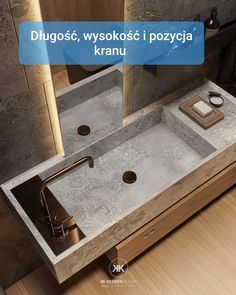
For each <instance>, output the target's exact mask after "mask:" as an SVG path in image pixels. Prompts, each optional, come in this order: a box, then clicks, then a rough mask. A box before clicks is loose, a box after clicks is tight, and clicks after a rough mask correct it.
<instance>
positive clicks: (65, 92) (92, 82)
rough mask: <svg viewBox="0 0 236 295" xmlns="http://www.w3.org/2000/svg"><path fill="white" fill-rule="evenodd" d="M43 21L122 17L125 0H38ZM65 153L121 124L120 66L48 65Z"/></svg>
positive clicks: (121, 19) (117, 19)
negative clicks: (49, 66)
mask: <svg viewBox="0 0 236 295" xmlns="http://www.w3.org/2000/svg"><path fill="white" fill-rule="evenodd" d="M40 5H41V13H42V19H43V20H44V21H123V20H124V0H96V1H94V0H70V1H68V0H57V1H47V0H40ZM51 72H52V76H53V84H54V90H55V93H56V98H57V99H56V100H57V107H58V113H59V119H60V126H61V134H62V140H63V143H64V150H65V154H66V155H70V154H73V153H75V152H76V151H78V150H81V149H83V148H85V147H87V146H88V145H90V144H92V143H94V142H95V141H97V140H99V139H101V138H102V137H105V136H107V135H109V134H110V133H112V132H113V131H114V130H116V129H117V128H119V127H121V126H122V119H123V114H122V113H123V111H122V100H123V67H122V66H109V65H103V66H96V65H95V66H86V65H83V66H82V65H73V66H71V65H70V66H69V65H66V66H61V65H58V66H51Z"/></svg>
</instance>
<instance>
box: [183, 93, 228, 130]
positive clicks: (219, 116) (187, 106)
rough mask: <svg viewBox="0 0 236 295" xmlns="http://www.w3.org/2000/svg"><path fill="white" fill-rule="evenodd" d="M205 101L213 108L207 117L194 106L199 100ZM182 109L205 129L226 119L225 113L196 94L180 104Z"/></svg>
mask: <svg viewBox="0 0 236 295" xmlns="http://www.w3.org/2000/svg"><path fill="white" fill-rule="evenodd" d="M200 101H202V102H204V103H205V104H207V105H208V106H209V107H210V108H212V112H210V113H209V114H208V115H207V116H206V117H203V116H201V115H200V114H199V113H198V112H196V111H195V110H194V108H193V105H195V104H196V103H198V102H200ZM179 109H180V111H182V112H183V113H184V114H185V115H187V116H188V117H189V118H191V119H192V120H193V121H194V122H196V123H197V124H198V125H200V126H201V127H202V128H204V129H208V128H210V127H212V126H213V125H215V124H216V123H218V122H219V121H221V120H223V119H224V114H223V113H222V112H221V111H219V110H217V109H216V108H214V107H212V105H211V104H209V103H208V102H207V101H205V100H204V99H203V98H202V97H200V96H194V97H192V98H190V99H188V100H186V101H184V102H183V103H181V104H180V105H179Z"/></svg>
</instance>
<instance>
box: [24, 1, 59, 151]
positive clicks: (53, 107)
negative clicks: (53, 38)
mask: <svg viewBox="0 0 236 295" xmlns="http://www.w3.org/2000/svg"><path fill="white" fill-rule="evenodd" d="M29 6H30V7H29V10H30V12H28V13H29V15H30V21H42V19H43V18H42V13H41V8H40V0H34V1H30V3H29ZM40 68H42V72H43V75H42V84H43V86H44V89H45V94H46V100H47V105H48V112H49V116H50V122H51V127H52V132H53V137H54V143H55V148H56V152H57V153H58V154H64V147H63V141H62V135H61V128H60V121H59V116H58V110H57V103H56V96H55V92H54V87H53V83H52V74H51V69H50V66H47V65H44V66H40ZM45 81H46V83H45Z"/></svg>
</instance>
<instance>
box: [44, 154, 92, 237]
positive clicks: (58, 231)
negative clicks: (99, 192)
mask: <svg viewBox="0 0 236 295" xmlns="http://www.w3.org/2000/svg"><path fill="white" fill-rule="evenodd" d="M85 163H88V165H89V167H90V168H93V167H94V160H93V158H92V157H90V156H86V157H84V158H82V159H80V160H78V161H76V162H75V163H73V164H72V165H70V166H68V167H66V168H63V169H61V170H60V171H58V172H56V173H55V174H53V175H51V176H49V177H48V178H46V179H45V180H44V181H43V182H42V184H41V186H40V190H39V199H40V202H41V205H42V208H43V210H44V217H45V223H47V224H49V225H50V229H51V233H52V237H53V238H55V239H65V238H66V236H67V235H68V228H65V227H64V224H65V223H66V222H67V221H69V220H71V219H72V218H73V216H69V217H68V218H67V219H65V220H57V219H56V218H55V217H54V218H53V217H52V215H51V213H50V209H49V206H48V203H47V200H46V196H45V188H46V187H47V185H48V184H50V183H51V182H53V181H55V180H56V179H58V178H60V177H62V176H63V175H65V174H66V173H68V172H70V171H72V170H74V169H75V168H77V167H80V166H82V165H83V164H85Z"/></svg>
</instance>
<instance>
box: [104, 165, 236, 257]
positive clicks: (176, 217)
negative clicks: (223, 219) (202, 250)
mask: <svg viewBox="0 0 236 295" xmlns="http://www.w3.org/2000/svg"><path fill="white" fill-rule="evenodd" d="M235 183H236V163H235V162H234V163H233V164H232V165H230V166H229V167H227V168H226V169H224V170H223V171H222V172H220V173H219V174H217V175H216V176H215V177H213V178H212V179H210V180H209V181H207V182H206V183H204V184H203V185H202V186H200V187H199V188H197V189H196V190H195V191H193V192H192V193H190V194H189V195H187V196H186V197H184V198H183V199H182V200H181V201H179V202H178V203H176V204H175V205H173V206H172V207H170V208H169V209H167V210H166V211H164V212H163V213H162V214H160V215H159V216H158V217H156V218H155V219H153V220H152V221H151V222H149V223H148V224H146V225H144V226H143V227H142V228H141V229H139V230H138V231H136V232H135V233H134V234H132V235H131V236H129V237H128V238H126V239H125V240H123V241H122V242H121V243H119V244H118V245H116V246H115V247H113V248H112V249H111V250H110V251H108V252H107V253H106V256H107V257H108V258H109V260H110V261H112V260H117V261H119V258H121V259H125V260H126V261H127V262H129V261H131V260H132V259H134V258H135V257H137V256H138V255H139V254H140V253H142V252H143V251H144V250H146V249H147V248H149V247H150V246H152V245H153V244H154V243H155V242H157V241H158V240H160V239H161V238H162V237H164V236H165V235H166V234H168V233H169V232H170V231H171V230H173V229H174V228H176V227H177V226H178V225H180V224H181V223H182V222H184V221H185V220H187V219H188V218H189V217H191V216H192V215H193V214H194V213H196V212H197V211H199V210H200V209H201V208H203V207H204V206H206V205H207V204H208V203H209V202H211V201H212V200H214V199H215V198H216V197H218V196H219V195H221V194H222V193H223V192H224V191H226V190H227V189H228V188H230V187H231V186H233V185H234V184H235Z"/></svg>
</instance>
